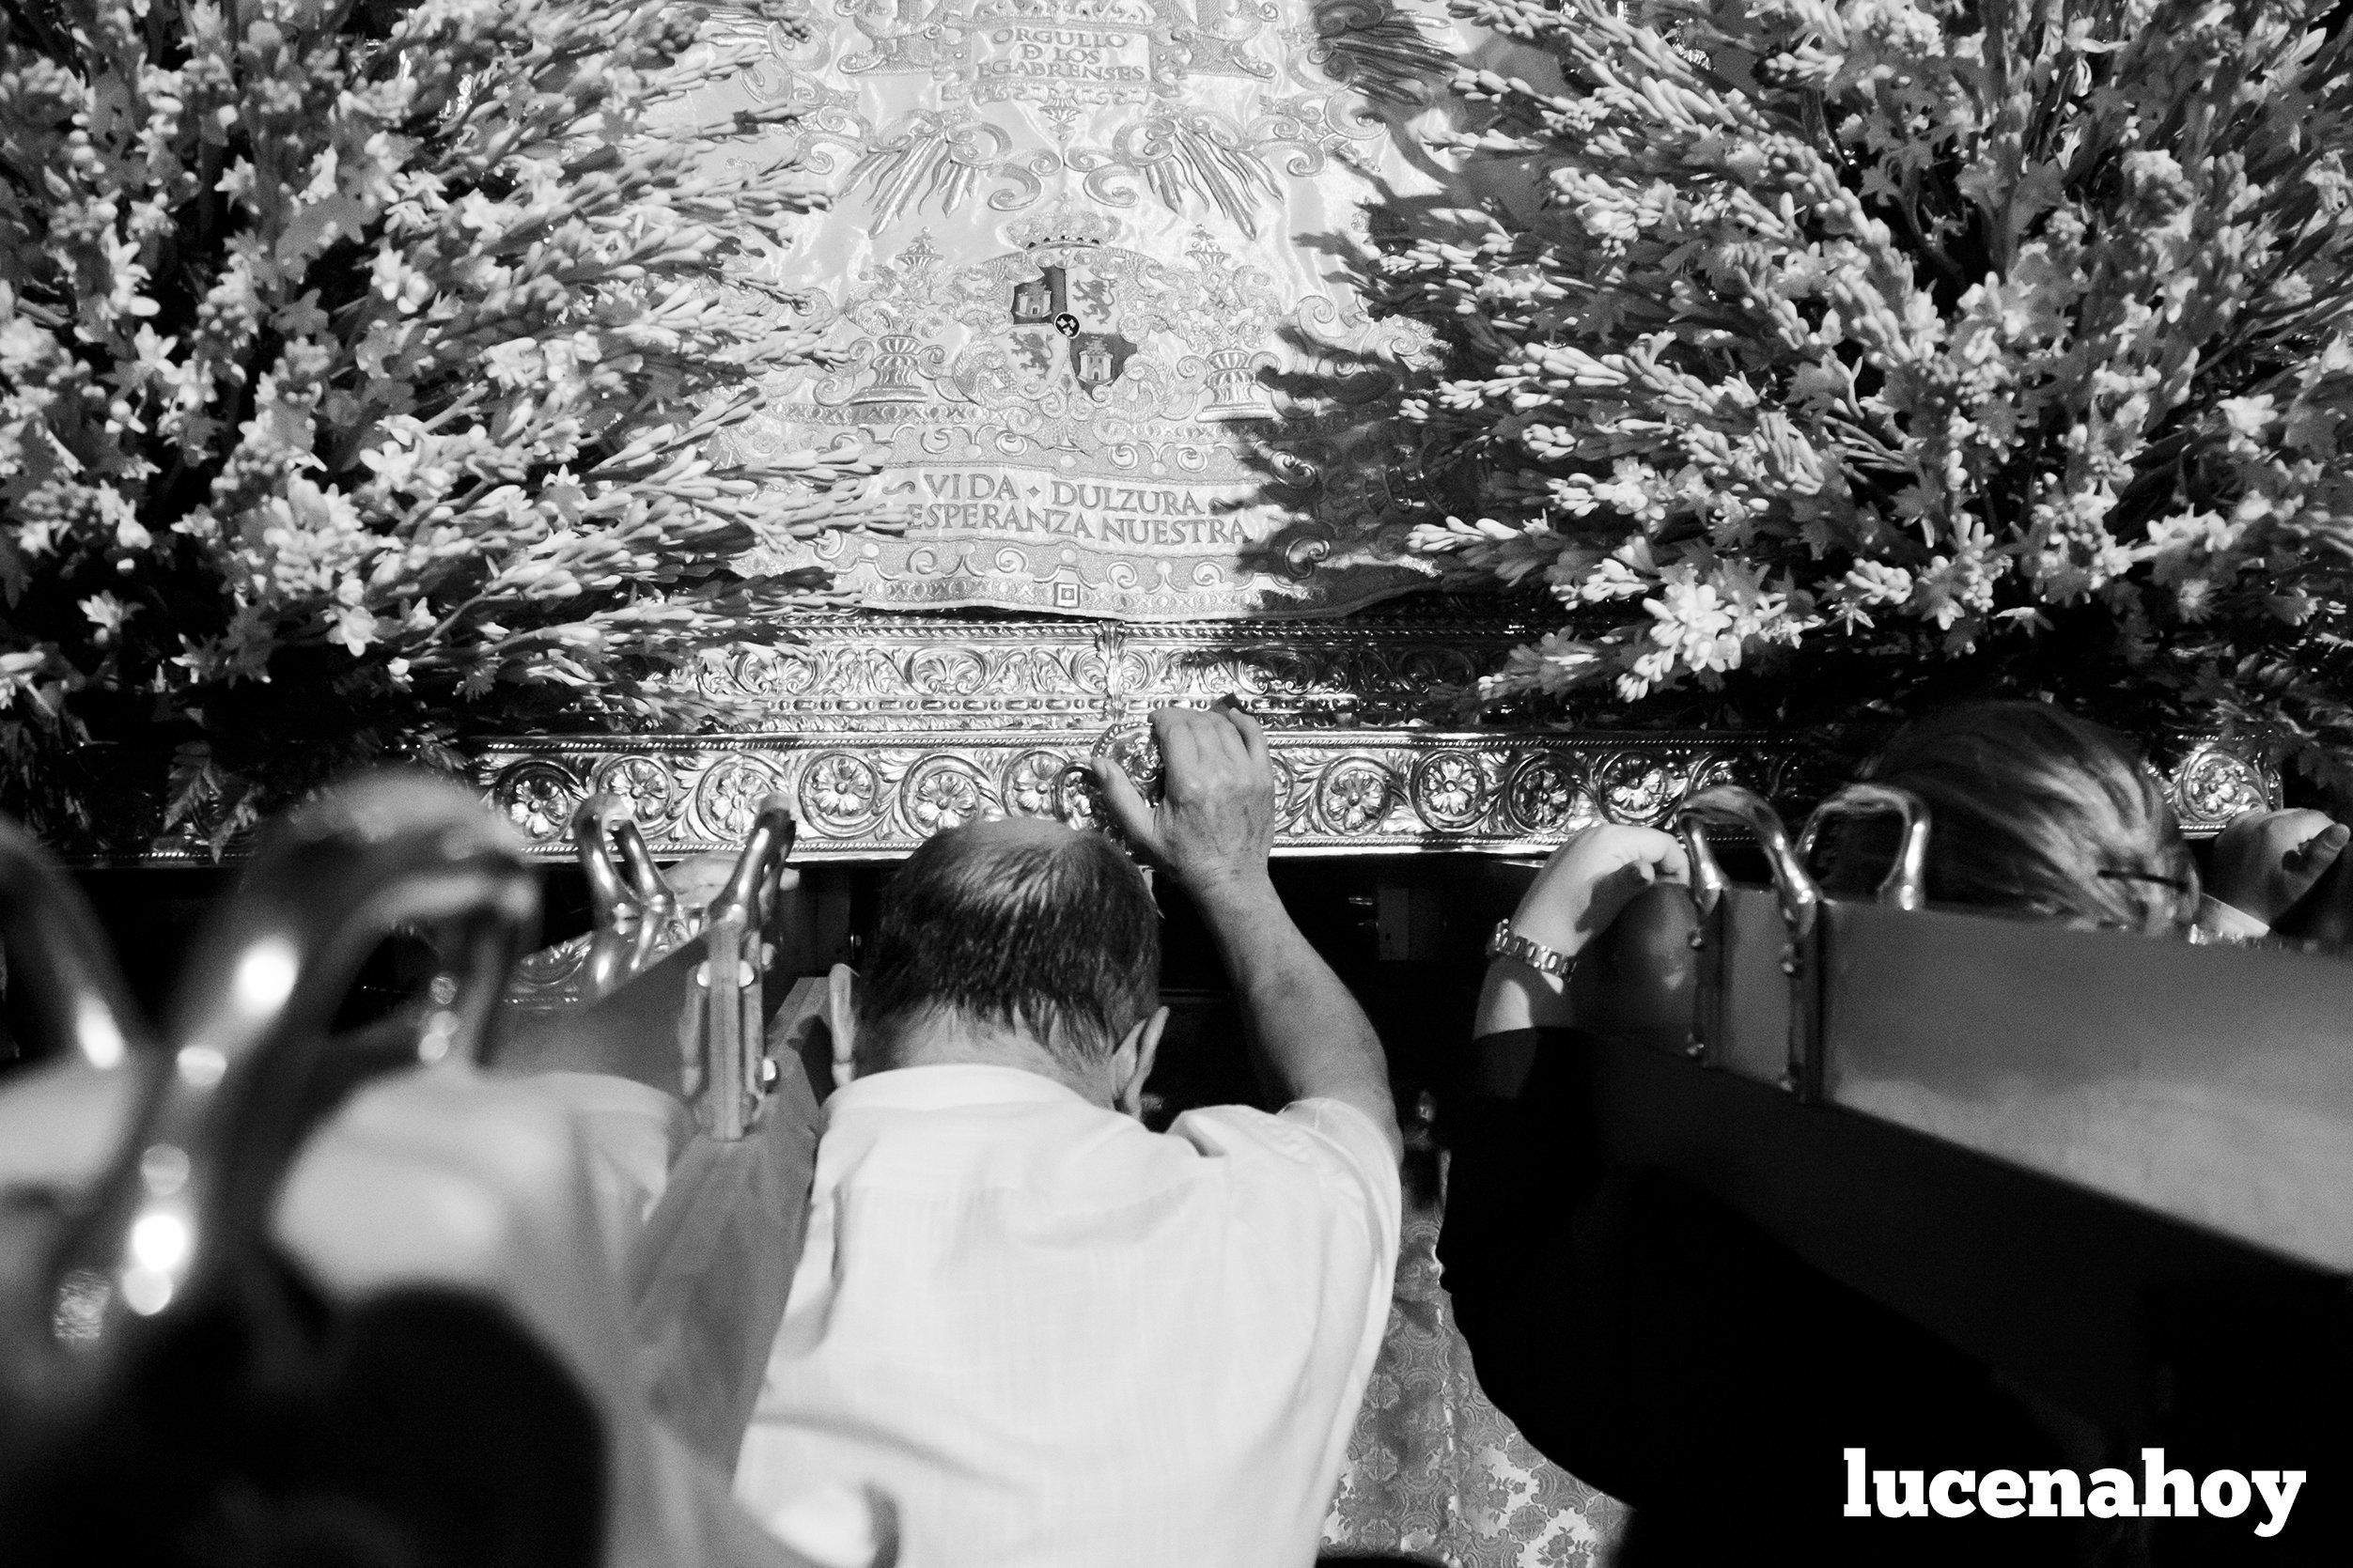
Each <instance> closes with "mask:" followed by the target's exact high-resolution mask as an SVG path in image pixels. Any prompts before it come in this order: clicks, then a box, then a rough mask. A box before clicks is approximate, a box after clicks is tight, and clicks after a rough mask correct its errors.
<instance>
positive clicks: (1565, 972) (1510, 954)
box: [1487, 916, 1577, 980]
mask: <svg viewBox="0 0 2353 1568" xmlns="http://www.w3.org/2000/svg"><path fill="white" fill-rule="evenodd" d="M1487 955H1488V957H1490V958H1509V959H1510V960H1512V962H1514V963H1516V964H1525V965H1526V966H1527V967H1528V968H1530V969H1532V970H1535V971H1536V972H1537V973H1538V974H1554V975H1558V976H1560V977H1561V978H1562V979H1563V980H1566V979H1567V978H1568V976H1569V973H1570V971H1571V970H1575V969H1576V967H1577V959H1576V957H1575V955H1571V954H1566V953H1563V952H1562V951H1560V949H1558V948H1553V947H1547V946H1545V945H1544V944H1543V943H1542V942H1535V941H1530V940H1529V939H1527V938H1525V937H1523V936H1521V935H1520V934H1519V932H1517V931H1515V930H1513V929H1512V928H1511V919H1510V917H1509V916H1505V917H1504V919H1502V920H1499V921H1497V922H1496V923H1495V932H1494V934H1493V935H1492V936H1490V937H1488V939H1487Z"/></svg>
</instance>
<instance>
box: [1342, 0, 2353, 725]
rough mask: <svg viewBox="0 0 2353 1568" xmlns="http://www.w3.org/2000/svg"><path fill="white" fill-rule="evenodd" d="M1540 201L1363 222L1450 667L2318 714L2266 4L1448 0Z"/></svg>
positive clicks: (2349, 127) (2319, 583)
mask: <svg viewBox="0 0 2353 1568" xmlns="http://www.w3.org/2000/svg"><path fill="white" fill-rule="evenodd" d="M1457 12H1458V13H1459V14H1461V15H1463V16H1466V17H1468V18H1471V19H1473V21H1475V22H1477V23H1481V24H1483V25H1485V26H1487V27H1488V28H1491V29H1494V30H1495V31H1497V32H1500V33H1503V34H1505V35H1508V36H1509V37H1511V38H1513V39H1517V40H1519V41H1520V42H1521V43H1523V44H1525V45H1527V46H1530V47H1531V48H1533V49H1534V50H1536V51H1541V52H1542V54H1546V55H1549V56H1550V59H1551V61H1553V62H1556V63H1557V66H1558V71H1559V77H1560V81H1561V85H1560V87H1559V88H1558V89H1557V90H1554V89H1553V88H1551V87H1550V85H1531V84H1530V83H1528V82H1525V81H1519V80H1505V79H1504V78H1503V77H1501V76H1499V75H1497V74H1496V73H1494V72H1492V71H1477V72H1465V73H1463V74H1462V75H1461V76H1460V77H1459V78H1458V80H1457V90H1458V91H1459V92H1461V93H1463V94H1465V95H1467V96H1468V97H1469V98H1471V99H1473V100H1474V101H1477V102H1478V103H1479V104H1480V105H1483V106H1484V108H1483V111H1482V113H1483V114H1485V115H1486V116H1488V123H1487V125H1486V128H1485V129H1483V130H1482V131H1480V132H1478V133H1477V134H1474V135H1469V136H1466V137H1462V138H1458V139H1457V140H1458V145H1459V146H1460V147H1463V148H1464V149H1466V150H1468V151H1470V152H1472V153H1473V154H1476V155H1481V156H1488V157H1494V158H1503V159H1512V160H1519V161H1522V162H1523V163H1524V164H1525V166H1526V167H1527V168H1528V169H1530V170H1531V171H1532V173H1533V175H1534V177H1535V180H1536V182H1537V185H1538V188H1539V191H1540V196H1541V200H1540V202H1537V201H1531V202H1530V203H1529V204H1527V205H1528V210H1527V211H1526V212H1524V213H1523V214H1521V215H1519V216H1518V217H1513V216H1510V215H1505V214H1503V213H1502V211H1501V210H1500V209H1499V210H1497V211H1496V213H1494V214H1491V215H1490V216H1489V217H1488V219H1487V220H1486V221H1485V222H1484V225H1482V224H1480V223H1477V222H1473V223H1471V224H1469V225H1467V226H1458V227H1457V228H1456V229H1455V230H1453V231H1451V232H1439V233H1433V232H1429V231H1423V232H1419V233H1414V234H1407V235H1400V236H1397V237H1396V238H1395V239H1394V240H1392V241H1389V242H1388V244H1387V245H1386V249H1385V254H1384V256H1382V257H1381V266H1382V269H1383V292H1384V308H1386V309H1387V310H1388V311H1390V312H1392V313H1395V314H1402V315H1408V316H1411V317H1413V318H1419V319H1421V320H1423V321H1426V323H1428V324H1429V325H1430V326H1431V327H1432V328H1433V329H1434V330H1435V332H1436V333H1437V334H1438V336H1439V338H1440V340H1441V360H1442V365H1441V370H1440V372H1439V373H1438V374H1437V375H1436V376H1434V377H1433V378H1432V379H1431V380H1430V381H1429V382H1428V383H1427V384H1426V385H1425V386H1423V387H1422V388H1420V389H1419V391H1418V396H1415V398H1414V399H1413V400H1412V401H1411V402H1410V404H1409V407H1408V414H1409V418H1410V420H1411V421H1412V422H1413V423H1414V424H1415V425H1417V426H1418V427H1419V429H1418V435H1419V439H1420V441H1421V444H1422V452H1423V457H1424V461H1425V465H1426V471H1427V472H1428V474H1430V489H1431V493H1432V497H1433V499H1432V500H1431V502H1430V503H1429V517H1428V519H1427V520H1426V521H1425V522H1424V523H1423V524H1422V525H1421V526H1420V527H1419V528H1418V529H1417V532H1416V536H1415V537H1416V543H1417V546H1418V547H1419V548H1420V549H1421V550H1422V551H1425V552H1426V554H1427V555H1428V556H1429V557H1431V558H1432V560H1433V562H1434V564H1436V565H1437V566H1438V567H1440V568H1441V572H1442V574H1443V575H1444V576H1445V577H1447V578H1449V579H1451V580H1452V581H1455V582H1471V583H1476V582H1486V583H1494V582H1504V583H1528V584H1541V586H1542V587H1543V588H1544V589H1546V590H1548V591H1549V593H1550V596H1551V598H1553V599H1554V600H1556V601H1557V603H1558V604H1559V605H1560V606H1561V607H1563V609H1564V610H1565V611H1566V613H1565V614H1564V615H1563V617H1562V619H1563V625H1562V627H1561V629H1559V630H1558V631H1556V632H1554V633H1552V634H1550V635H1547V636H1546V637H1545V638H1544V639H1543V640H1542V641H1541V642H1540V643H1538V644H1535V645H1532V646H1527V647H1523V648H1521V649H1519V651H1518V652H1517V653H1516V654H1515V655H1514V656H1513V658H1512V659H1511V660H1510V661H1509V662H1508V664H1507V665H1506V666H1505V667H1504V669H1503V670H1502V671H1501V672H1500V673H1498V674H1497V675H1494V676H1492V677H1490V679H1489V680H1488V682H1487V683H1486V688H1485V695H1486V696H1487V697H1488V700H1489V701H1491V702H1530V701H1534V702H1536V703H1538V704H1546V705H1552V706H1560V705H1566V706H1567V707H1568V708H1569V709H1570V710H1572V711H1582V712H1583V713H1585V714H1587V715H1591V714H1593V713H1595V712H1597V711H1602V710H1606V709H1609V708H1612V707H1616V708H1620V709H1627V708H1629V707H1630V710H1631V715H1633V716H1639V715H1642V714H1645V713H1649V714H1669V715H1675V716H1678V717H1690V716H1693V715H1702V716H1708V715H1714V716H1721V714H1722V710H1723V709H1724V707H1725V706H1731V707H1735V708H1737V709H1738V710H1739V711H1740V712H1742V713H1744V714H1746V715H1748V716H1750V717H1753V718H1758V719H1767V720H1775V721H1779V722H1804V723H1818V722H1834V721H1837V720H1839V719H1841V718H1846V717H1852V716H1854V715H1856V714H1858V713H1861V712H1864V711H1879V712H1893V711H1901V710H1904V709H1906V708H1908V707H1912V706H1920V705H1922V704H1924V703H1926V702H1930V701H1936V700H1943V699H1946V698H1950V697H1954V696H1959V695H1968V694H1975V693H1981V692H1990V691H2034V692H2045V693H2049V694H2052V695H2056V696H2058V697H2060V698H2062V699H2063V700H2069V701H2072V702H2074V703H2076V704H2077V705H2079V706H2083V707H2085V708H2087V709H2089V710H2091V711H2093V712H2095V713H2096V714H2098V715H2100V716H2103V717H2106V718H2108V719H2110V720H2111V722H2124V723H2127V724H2131V725H2134V726H2136V727H2139V728H2142V729H2143V731H2144V733H2146V732H2150V731H2154V730H2158V729H2162V728H2164V727H2166V726H2169V725H2175V724H2205V723H2211V722H2215V721H2217V720H2224V721H2230V722H2238V723H2242V724H2252V725H2256V726H2259V727H2262V728H2264V729H2266V730H2267V732H2268V733H2269V734H2270V735H2271V736H2272V737H2274V738H2275V739H2278V740H2280V741H2282V742H2283V743H2284V744H2285V745H2286V747H2288V748H2289V749H2298V748H2300V749H2302V750H2303V751H2304V752H2305V753H2307V760H2312V759H2314V758H2318V757H2320V756H2322V755H2324V754H2325V751H2326V748H2325V747H2324V746H2323V745H2322V744H2321V743H2323V742H2326V743H2328V744H2329V745H2330V746H2343V745H2344V744H2345V743H2346V742H2348V741H2353V707H2348V706H2347V703H2346V696H2347V694H2348V692H2347V688H2346V685H2345V672H2346V668H2347V661H2346V660H2345V651H2344V650H2345V646H2346V644H2345V610H2344V608H2343V607H2344V603H2345V599H2346V598H2348V593H2347V589H2348V586H2349V585H2353V584H2349V582H2348V563H2349V562H2353V474H2348V469H2347V463H2346V460H2345V455H2342V454H2341V453H2340V442H2341V439H2342V438H2341V436H2340V428H2341V426H2342V424H2343V422H2344V420H2345V417H2346V416H2347V414H2348V412H2353V325H2349V324H2348V312H2353V215H2348V212H2347V196H2348V193H2349V192H2353V183H2349V179H2353V169H2348V166H2347V154H2348V151H2349V150H2353V117H2348V111H2353V71H2349V70H2348V67H2347V56H2346V45H2345V39H2343V38H2342V37H2341V36H2339V37H2329V36H2325V35H2324V34H2323V33H2322V32H2321V31H2320V30H2318V22H2319V18H2320V17H2321V15H2322V14H2323V8H2320V7H2317V6H2314V5H2308V4H2305V3H2303V0H2239V3H2236V4H2230V3H2222V4H2205V3H2202V0H2042V3H2040V4H2033V3H2027V0H1984V3H1982V4H1973V5H1962V4H1958V3H1956V0H1843V3H1842V0H1712V3H1711V0H1628V4H1626V5H1625V6H1623V7H1620V6H1618V5H1615V4H1611V3H1607V0H1560V3H1558V4H1545V3H1538V0H1460V3H1458V4H1457Z"/></svg>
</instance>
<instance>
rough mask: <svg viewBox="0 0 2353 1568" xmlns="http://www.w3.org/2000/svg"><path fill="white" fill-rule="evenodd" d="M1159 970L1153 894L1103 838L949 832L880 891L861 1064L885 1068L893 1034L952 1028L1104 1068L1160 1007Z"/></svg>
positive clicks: (1051, 829) (1060, 832) (980, 825)
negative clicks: (952, 1022) (1000, 1033)
mask: <svg viewBox="0 0 2353 1568" xmlns="http://www.w3.org/2000/svg"><path fill="white" fill-rule="evenodd" d="M1160 970H1161V932H1160V911H1159V909H1158V908H1156V907H1155V906H1154V905H1153V902H1152V892H1151V889H1150V888H1148V887H1146V886H1145V881H1144V876H1143V873H1141V872H1139V871H1138V870H1137V869H1136V868H1135V866H1134V865H1133V864H1132V863H1131V862H1130V861H1129V860H1128V858H1127V856H1125V855H1123V854H1121V853H1120V852H1119V850H1118V849H1117V848H1116V847H1114V846H1113V845H1112V843H1111V842H1110V841H1109V840H1108V839H1106V838H1104V837H1103V836H1102V835H1101V834H1100V833H1090V832H1079V831H1073V830H1071V829H1069V828H1066V827H1064V826H1063V825H1062V824H1061V823H1059V822H1052V821H1042V820H1038V819H1035V818H1008V819H1006V820H1004V821H999V822H974V823H970V824H967V825H966V826H964V827H961V828H953V829H950V830H949V831H946V832H943V833H941V834H939V835H937V836H936V837H934V838H932V839H930V840H929V841H928V842H927V843H926V844H925V845H924V846H922V847H921V848H919V849H917V850H916V851H915V853H914V854H913V855H912V856H911V857H909V859H908V861H907V862H906V864H904V865H902V866H901V867H899V869H898V872H897V874H896V875H895V876H894V877H892V878H891V880H890V883H889V885H888V886H887V887H886V888H885V889H884V890H883V893H882V912H881V919H880V923H879V924H878V926H877V929H876V932H875V939H874V946H873V949H872V951H871V953H870V955H869V956H868V959H867V963H866V966H865V973H864V974H863V975H862V977H861V980H860V985H859V1001H858V1013H859V1030H858V1039H859V1055H860V1057H861V1058H862V1061H870V1062H871V1063H872V1065H871V1066H869V1067H867V1068H866V1069H865V1070H869V1071H872V1070H877V1069H879V1068H882V1067H887V1066H890V1065H892V1064H893V1062H894V1060H895V1059H896V1056H897V1055H898V1054H899V1051H898V1042H899V1040H900V1038H901V1036H902V1035H904V1034H906V1033H907V1032H910V1031H912V1030H916V1029H920V1028H922V1027H924V1026H925V1025H926V1023H927V1022H930V1021H944V1020H947V1019H949V1018H952V1017H953V1018H960V1019H962V1020H965V1021H967V1022H969V1023H971V1024H975V1025H980V1026H983V1027H986V1028H989V1029H994V1030H1005V1031H1011V1032H1019V1033H1023V1034H1026V1035H1028V1036H1030V1037H1031V1038H1033V1039H1035V1040H1036V1042H1037V1043H1038V1044H1039V1045H1041V1046H1043V1047H1044V1048H1047V1049H1048V1050H1049V1051H1051V1052H1052V1053H1053V1054H1054V1055H1056V1056H1058V1057H1061V1058H1062V1059H1064V1060H1065V1061H1067V1062H1068V1063H1070V1064H1071V1065H1073V1066H1077V1067H1085V1066H1088V1065H1091V1064H1094V1063H1100V1062H1102V1061H1104V1060H1106V1059H1108V1058H1109V1057H1110V1055H1111V1054H1112V1053H1113V1052H1114V1051H1115V1050H1116V1049H1117V1048H1118V1047H1119V1043H1120V1040H1121V1038H1122V1037H1123V1036H1124V1035H1125V1034H1126V1033H1127V1032H1129V1031H1130V1029H1132V1028H1133V1027H1134V1026H1135V1025H1136V1024H1137V1023H1139V1022H1141V1021H1142V1020H1143V1019H1144V1018H1145V1017H1146V1016H1147V1015H1149V1014H1150V1012H1151V1011H1152V1008H1153V1007H1154V1006H1155V1005H1156V1003H1157V1001H1158V997H1159V991H1160Z"/></svg>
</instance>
